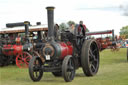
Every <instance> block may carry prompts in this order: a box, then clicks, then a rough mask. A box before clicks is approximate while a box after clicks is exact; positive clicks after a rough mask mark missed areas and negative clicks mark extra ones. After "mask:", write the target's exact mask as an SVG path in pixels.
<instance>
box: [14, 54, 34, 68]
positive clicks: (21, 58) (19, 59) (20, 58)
mask: <svg viewBox="0 0 128 85" xmlns="http://www.w3.org/2000/svg"><path fill="white" fill-rule="evenodd" d="M31 58H32V56H31V55H30V54H29V53H28V52H22V53H20V54H18V55H17V56H16V65H17V66H18V67H19V68H28V64H29V61H30V59H31Z"/></svg>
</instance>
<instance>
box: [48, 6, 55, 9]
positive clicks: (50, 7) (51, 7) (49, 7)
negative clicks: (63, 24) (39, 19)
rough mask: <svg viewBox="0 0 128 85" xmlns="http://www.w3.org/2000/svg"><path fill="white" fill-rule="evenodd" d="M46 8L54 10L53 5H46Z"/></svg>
mask: <svg viewBox="0 0 128 85" xmlns="http://www.w3.org/2000/svg"><path fill="white" fill-rule="evenodd" d="M46 9H47V10H54V9H55V7H53V6H48V7H46Z"/></svg>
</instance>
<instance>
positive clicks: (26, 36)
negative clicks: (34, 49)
mask: <svg viewBox="0 0 128 85" xmlns="http://www.w3.org/2000/svg"><path fill="white" fill-rule="evenodd" d="M24 26H25V38H26V42H27V43H28V42H29V22H28V21H25V22H24Z"/></svg>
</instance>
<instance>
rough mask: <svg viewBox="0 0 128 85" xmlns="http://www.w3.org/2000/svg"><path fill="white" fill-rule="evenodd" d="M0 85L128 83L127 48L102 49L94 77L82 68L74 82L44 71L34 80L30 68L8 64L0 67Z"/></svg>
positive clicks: (118, 84)
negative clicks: (87, 75)
mask: <svg viewBox="0 0 128 85" xmlns="http://www.w3.org/2000/svg"><path fill="white" fill-rule="evenodd" d="M0 85H128V62H127V61H126V48H122V49H120V51H118V52H111V51H110V50H109V49H107V50H104V51H102V52H101V53H100V67H99V71H98V73H97V75H96V76H94V77H86V76H84V74H83V72H82V69H81V68H80V69H78V70H77V72H76V76H75V78H74V80H73V81H72V82H68V83H66V82H65V81H64V79H63V78H62V77H54V76H53V75H52V74H51V73H44V76H43V77H42V79H41V81H39V82H33V81H32V80H31V79H30V78H29V74H28V69H19V68H18V67H16V66H7V67H2V68H0Z"/></svg>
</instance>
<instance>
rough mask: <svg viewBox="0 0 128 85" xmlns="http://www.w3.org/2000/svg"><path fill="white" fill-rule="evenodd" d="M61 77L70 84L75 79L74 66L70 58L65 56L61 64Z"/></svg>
mask: <svg viewBox="0 0 128 85" xmlns="http://www.w3.org/2000/svg"><path fill="white" fill-rule="evenodd" d="M62 76H63V77H64V80H65V81H66V82H70V81H72V80H73V79H74V77H75V64H74V62H73V58H72V56H70V55H69V56H66V57H65V58H64V60H63V64H62Z"/></svg>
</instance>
